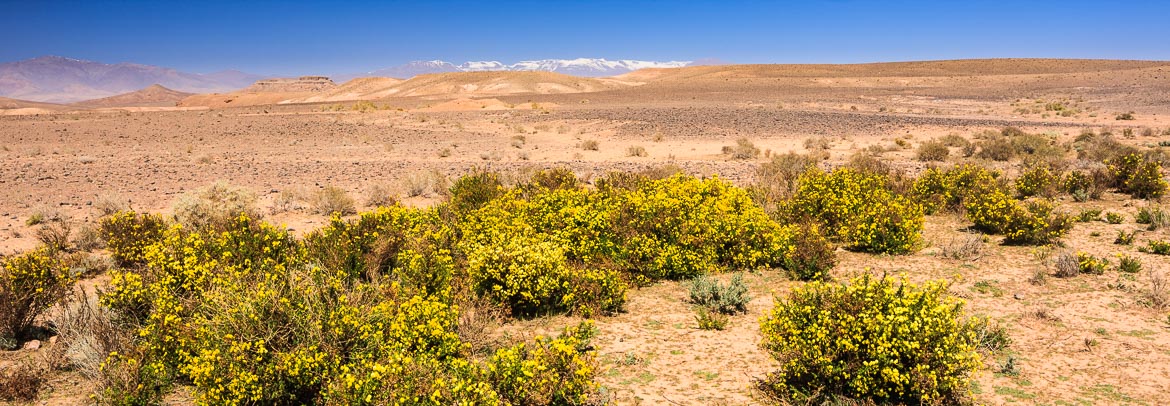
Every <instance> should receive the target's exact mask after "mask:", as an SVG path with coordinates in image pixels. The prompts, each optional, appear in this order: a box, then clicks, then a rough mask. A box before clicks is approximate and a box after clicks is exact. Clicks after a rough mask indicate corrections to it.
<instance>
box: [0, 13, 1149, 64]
mask: <svg viewBox="0 0 1170 406" xmlns="http://www.w3.org/2000/svg"><path fill="white" fill-rule="evenodd" d="M1168 21H1170V2H1166V1H1126V2H1112V1H1078V0H1063V1H1029V0H1021V1H997V2H993V1H978V0H967V1H961V2H952V1H944V0H940V1H909V0H906V1H898V0H890V1H851V0H835V1H774V2H765V1H682V0H680V1H558V0H544V1H507V2H502V1H486V0H482V1H416V2H400V1H367V2H360V1H353V2H308V1H251V0H240V1H217V0H210V1H187V2H177V1H166V0H161V1H159V0H156V1H129V0H123V1H117V0H113V1H37V0H32V1H28V0H25V1H16V0H0V27H4V28H5V29H4V31H5V32H6V33H8V35H9V37H8V40H6V41H4V44H3V45H2V46H0V62H7V61H14V60H20V59H27V58H32V57H36V56H42V55H59V56H67V57H74V58H80V59H90V60H97V61H102V62H109V63H114V62H136V63H143V64H150V65H161V66H167V67H173V68H177V69H181V70H186V71H192V72H202V73H207V72H212V71H217V70H223V69H240V70H244V71H249V72H256V73H265V74H276V73H280V74H310V73H324V74H331V73H341V72H363V71H369V70H374V69H378V68H382V67H387V66H393V65H398V64H401V63H405V62H408V61H412V60H429V59H442V60H447V61H451V62H455V63H459V62H463V61H468V60H498V61H502V62H505V63H510V62H516V61H519V60H527V59H545V58H576V57H598V58H608V59H643V60H694V59H700V58H715V59H719V60H722V61H726V62H733V63H854V62H875V61H902V60H929V59H957V58H988V57H1065V58H1110V59H1156V60H1170V45H1168V43H1170V24H1168Z"/></svg>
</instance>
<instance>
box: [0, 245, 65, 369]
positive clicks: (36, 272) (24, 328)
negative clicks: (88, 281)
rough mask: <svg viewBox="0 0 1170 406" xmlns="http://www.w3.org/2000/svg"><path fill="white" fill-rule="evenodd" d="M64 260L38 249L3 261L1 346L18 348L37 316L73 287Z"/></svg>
mask: <svg viewBox="0 0 1170 406" xmlns="http://www.w3.org/2000/svg"><path fill="white" fill-rule="evenodd" d="M72 286H73V275H72V274H71V273H70V272H69V268H67V267H66V266H65V264H64V263H62V262H61V260H59V259H57V258H54V257H53V256H52V255H51V254H50V252H49V251H48V250H47V249H45V248H39V249H36V250H33V251H29V252H27V253H24V254H21V255H16V256H13V257H8V258H3V261H2V262H0V349H6V350H11V349H15V348H16V347H17V346H18V345H19V344H20V341H19V339H22V338H25V337H26V336H27V335H28V333H29V330H30V329H31V328H32V326H33V323H34V322H36V320H37V317H39V316H40V315H41V314H42V313H44V312H45V311H46V310H48V309H49V307H51V306H53V305H54V304H56V303H57V302H58V301H60V300H61V299H62V298H64V297H65V295H66V294H68V293H69V291H70V290H71V289H72Z"/></svg>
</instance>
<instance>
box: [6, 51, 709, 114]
mask: <svg viewBox="0 0 1170 406" xmlns="http://www.w3.org/2000/svg"><path fill="white" fill-rule="evenodd" d="M700 64H713V63H710V62H691V61H669V62H655V61H638V60H629V59H623V60H612V61H611V60H608V59H600V58H578V59H542V60H536V61H521V62H517V63H513V64H504V63H501V62H497V61H478V62H464V63H461V64H458V65H456V64H453V63H450V62H446V61H414V62H410V63H407V64H403V65H399V66H394V67H389V68H384V69H379V70H375V71H372V72H365V73H354V74H341V75H332V76H331V77H332V79H333V80H334V81H335V82H337V83H343V82H346V81H348V80H350V79H353V78H357V77H370V76H378V77H391V78H399V79H409V78H411V77H414V76H417V75H421V74H426V73H444V72H480V71H548V72H557V73H563V74H566V75H572V76H584V77H602V76H614V75H620V74H623V73H627V72H631V71H635V70H638V69H645V68H679V67H683V66H691V65H700ZM265 78H267V77H266V76H261V75H256V74H251V73H245V72H240V71H235V70H227V71H222V72H216V73H210V74H198V73H188V72H181V71H178V70H175V69H171V68H164V67H159V66H151V65H140V64H134V63H117V64H107V63H101V62H94V61H86V60H80V59H73V58H65V57H60V56H42V57H39V58H33V59H26V60H23V61H16V62H8V63H0V97H8V98H13V99H20V100H28V101H36V102H49V103H73V102H78V101H83V100H93V99H100V98H106V97H110V96H115V95H121V94H124V93H129V92H135V91H138V90H141V89H144V88H147V87H149V86H151V85H156V84H157V85H161V86H163V87H166V88H168V89H174V90H176V91H179V92H185V93H223V92H230V91H233V90H238V89H242V88H245V87H248V86H249V85H251V84H253V83H255V82H256V81H257V80H261V79H265Z"/></svg>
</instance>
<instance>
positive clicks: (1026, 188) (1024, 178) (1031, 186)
mask: <svg viewBox="0 0 1170 406" xmlns="http://www.w3.org/2000/svg"><path fill="white" fill-rule="evenodd" d="M1057 180H1058V179H1057V178H1056V175H1053V174H1052V171H1051V170H1049V169H1048V165H1034V166H1032V167H1031V169H1028V170H1026V171H1024V173H1022V174H1020V177H1019V178H1017V179H1016V193H1019V194H1020V196H1023V197H1032V196H1044V197H1052V196H1053V195H1055V194H1056V183H1057Z"/></svg>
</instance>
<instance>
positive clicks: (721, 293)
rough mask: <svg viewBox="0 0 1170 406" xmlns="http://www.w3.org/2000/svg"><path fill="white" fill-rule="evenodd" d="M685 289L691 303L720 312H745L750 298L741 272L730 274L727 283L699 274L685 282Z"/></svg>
mask: <svg viewBox="0 0 1170 406" xmlns="http://www.w3.org/2000/svg"><path fill="white" fill-rule="evenodd" d="M687 291H688V292H689V294H690V301H691V304H694V305H696V306H699V307H703V308H706V309H707V310H710V311H712V312H716V313H722V314H736V313H745V312H747V304H748V302H750V301H751V300H752V298H751V296H750V295H749V294H748V288H747V285H746V284H744V282H743V274H742V273H737V274H735V275H732V277H731V280H730V281H729V282H728V283H727V284H722V283H719V280H717V279H715V278H712V277H710V276H707V275H699V276H696V277H695V278H694V279H691V281H690V282H689V283H688V284H687Z"/></svg>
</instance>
